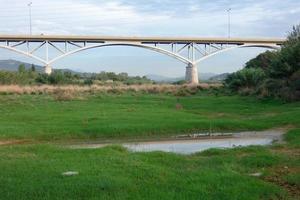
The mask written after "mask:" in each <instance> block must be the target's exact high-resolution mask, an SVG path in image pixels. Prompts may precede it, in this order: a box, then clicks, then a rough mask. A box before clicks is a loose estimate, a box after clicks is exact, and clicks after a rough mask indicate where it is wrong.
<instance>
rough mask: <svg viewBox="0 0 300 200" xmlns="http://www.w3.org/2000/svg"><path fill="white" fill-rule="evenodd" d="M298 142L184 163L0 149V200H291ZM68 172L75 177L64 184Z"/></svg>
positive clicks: (114, 153) (114, 150)
mask: <svg viewBox="0 0 300 200" xmlns="http://www.w3.org/2000/svg"><path fill="white" fill-rule="evenodd" d="M299 136H300V129H296V130H294V131H293V132H289V133H288V134H287V141H288V143H287V144H284V145H275V146H272V147H257V146H254V147H248V148H236V149H231V150H217V149H211V150H208V151H205V152H202V153H198V154H193V155H188V156H183V155H176V154H171V153H162V152H152V153H131V152H128V151H127V150H126V149H124V148H122V147H119V146H110V147H106V148H103V149H68V148H66V147H61V146H56V145H53V144H52V145H51V144H27V145H13V146H0V155H1V156H0V171H1V172H2V173H0V186H1V187H0V188H1V189H0V190H1V196H0V199H6V200H9V199H20V200H21V199H31V200H35V199H38V200H40V199H51V200H55V199H72V200H76V199H206V200H209V199H212V200H213V199H220V200H243V199H244V200H260V199H274V200H275V199H297V197H299V196H298V195H299V191H300V190H299V187H300V185H299V172H300V171H299V169H300V159H299V156H298V157H297V155H299V154H297V152H298V153H299V151H298V150H299V149H298V150H297V149H295V145H297V146H298V147H299V145H300V143H299V141H300V137H299ZM289 137H293V138H294V139H295V140H290V139H289ZM67 171H76V172H78V173H79V174H78V175H75V176H63V175H62V173H63V172H67ZM255 173H261V174H262V175H261V176H260V177H254V176H252V175H251V174H255Z"/></svg>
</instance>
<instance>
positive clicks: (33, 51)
mask: <svg viewBox="0 0 300 200" xmlns="http://www.w3.org/2000/svg"><path fill="white" fill-rule="evenodd" d="M284 41H285V39H280V38H201V37H199V38H197V37H111V36H107V37H106V36H64V35H0V48H3V49H8V50H11V51H14V52H17V53H20V54H23V55H25V56H28V57H31V58H33V59H35V60H37V61H39V62H41V63H43V64H44V65H45V73H47V74H51V72H52V67H51V65H52V64H53V63H54V62H56V61H58V60H60V59H62V58H64V57H66V56H69V55H72V54H75V53H78V52H81V51H84V50H88V49H93V48H101V47H108V46H132V47H139V48H144V49H148V50H152V51H155V52H158V53H161V54H164V55H167V56H170V57H172V58H175V59H177V60H179V61H181V62H183V63H184V64H185V66H186V74H185V77H186V81H187V82H188V83H192V84H197V83H198V70H197V65H198V64H199V62H201V61H202V60H205V59H207V58H209V57H211V56H214V55H216V54H219V53H222V52H225V51H230V50H233V49H236V48H246V47H262V48H269V49H279V48H280V47H281V45H282V44H283V43H284ZM50 52H51V53H50Z"/></svg>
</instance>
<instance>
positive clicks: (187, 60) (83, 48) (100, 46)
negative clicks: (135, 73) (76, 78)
mask: <svg viewBox="0 0 300 200" xmlns="http://www.w3.org/2000/svg"><path fill="white" fill-rule="evenodd" d="M108 46H131V47H140V48H143V49H148V50H152V51H155V52H158V53H161V54H164V55H167V56H169V57H172V58H175V59H177V60H179V61H181V62H183V63H185V64H191V63H192V62H191V61H190V60H189V59H187V58H185V57H183V56H181V55H179V54H176V53H173V52H171V51H168V50H165V49H162V48H159V47H156V46H147V45H144V44H138V43H108V44H97V45H92V46H87V47H82V48H79V49H75V50H73V51H70V52H67V53H65V54H63V55H60V56H58V57H56V58H54V59H52V60H50V61H49V62H48V65H51V64H53V63H54V62H55V61H57V60H60V59H62V58H64V57H67V56H69V55H72V54H75V53H78V52H81V51H85V50H88V49H95V48H102V47H108Z"/></svg>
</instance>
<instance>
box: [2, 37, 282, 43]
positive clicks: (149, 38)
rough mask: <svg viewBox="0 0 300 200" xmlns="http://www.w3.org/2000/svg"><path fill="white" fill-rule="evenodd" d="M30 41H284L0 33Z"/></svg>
mask: <svg viewBox="0 0 300 200" xmlns="http://www.w3.org/2000/svg"><path fill="white" fill-rule="evenodd" d="M22 40H26V41H31V42H43V41H45V40H49V41H52V42H62V41H74V42H95V43H96V42H142V43H168V44H169V43H193V42H194V43H199V44H208V43H215V44H247V43H255V44H278V45H281V44H283V42H284V41H285V39H283V38H214V37H118V36H79V35H78V36H75V35H70V36H68V35H0V41H12V42H18V41H22Z"/></svg>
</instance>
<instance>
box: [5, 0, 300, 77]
mask: <svg viewBox="0 0 300 200" xmlns="http://www.w3.org/2000/svg"><path fill="white" fill-rule="evenodd" d="M29 2H30V0H29V1H24V0H0V33H1V34H29V30H30V29H29V7H28V5H27V4H28V3H29ZM31 2H32V6H31V8H32V30H33V34H38V35H40V34H44V35H47V34H60V35H61V34H63V35H106V36H107V35H109V36H110V35H111V36H179V37H187V36H195V37H227V36H228V28H227V27H228V18H227V11H226V10H227V9H228V8H231V9H232V10H231V36H232V37H286V35H287V33H288V31H289V30H291V27H292V26H293V25H296V24H299V23H300V1H299V0H285V1H282V0H263V1H261V0H243V1H241V0H214V1H211V0H184V1H183V0H147V1H146V0H131V1H128V0H97V1H96V0H51V1H49V0H32V1H31ZM265 50H266V49H260V48H244V49H238V50H232V51H228V52H226V53H223V54H219V55H216V56H213V57H211V58H209V59H207V60H204V61H203V62H201V63H200V64H199V66H198V70H199V72H200V73H201V72H205V73H207V72H212V73H224V72H233V71H236V70H238V69H241V68H242V67H243V66H244V64H245V62H247V61H248V60H249V59H251V58H254V57H255V56H256V55H258V54H259V53H261V52H263V51H265ZM0 59H17V60H21V61H26V62H30V63H35V64H40V63H38V62H36V61H34V60H31V59H29V58H26V57H24V56H21V55H16V54H15V53H14V52H9V51H8V50H3V49H1V50H0ZM53 67H54V68H70V69H73V70H77V71H82V72H84V71H85V72H100V71H113V72H118V73H119V72H128V73H129V74H130V75H146V74H157V75H163V76H169V77H178V76H183V75H184V73H185V66H184V64H182V63H181V62H180V61H177V60H175V59H173V58H170V57H167V56H166V55H161V54H159V53H156V52H152V51H149V50H145V49H140V48H134V47H107V48H99V49H93V50H88V51H83V52H81V53H78V54H74V55H72V56H70V57H66V58H65V59H62V60H60V61H58V62H56V63H55V64H53Z"/></svg>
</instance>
